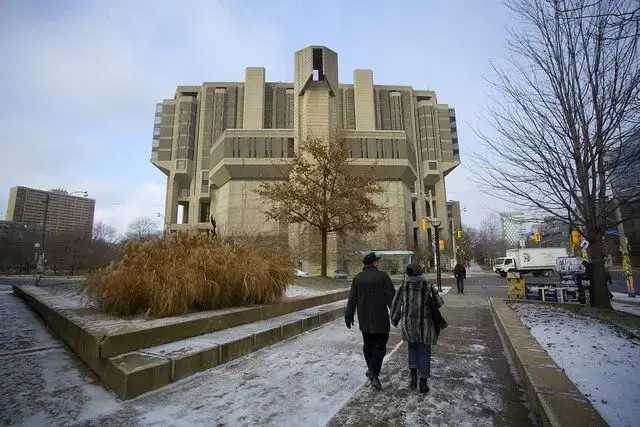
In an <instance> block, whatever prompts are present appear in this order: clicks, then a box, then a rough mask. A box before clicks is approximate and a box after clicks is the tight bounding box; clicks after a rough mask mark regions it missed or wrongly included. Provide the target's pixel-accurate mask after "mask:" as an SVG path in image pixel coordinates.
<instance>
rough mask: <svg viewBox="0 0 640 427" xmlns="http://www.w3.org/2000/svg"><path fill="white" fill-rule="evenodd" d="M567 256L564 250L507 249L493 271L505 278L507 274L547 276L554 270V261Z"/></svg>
mask: <svg viewBox="0 0 640 427" xmlns="http://www.w3.org/2000/svg"><path fill="white" fill-rule="evenodd" d="M566 256H568V254H567V250H566V249H565V248H520V249H508V250H507V253H506V256H505V257H504V258H498V259H496V262H495V264H494V266H493V271H495V272H496V273H498V274H499V275H501V276H502V277H507V272H509V271H515V272H520V273H532V274H533V275H534V276H536V277H539V276H548V275H549V273H551V272H552V271H554V270H555V267H556V259H558V258H561V257H566Z"/></svg>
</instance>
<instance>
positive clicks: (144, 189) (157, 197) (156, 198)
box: [95, 182, 165, 233]
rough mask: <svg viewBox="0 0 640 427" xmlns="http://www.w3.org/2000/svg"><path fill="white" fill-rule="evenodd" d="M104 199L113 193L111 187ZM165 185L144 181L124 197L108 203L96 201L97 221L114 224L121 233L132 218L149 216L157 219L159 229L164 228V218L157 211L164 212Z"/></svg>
mask: <svg viewBox="0 0 640 427" xmlns="http://www.w3.org/2000/svg"><path fill="white" fill-rule="evenodd" d="M105 193H106V194H105V196H106V197H104V198H103V200H105V201H106V200H108V199H107V197H108V196H107V195H108V194H112V190H111V189H107V191H105ZM164 199H165V186H164V185H159V184H156V183H153V182H145V183H142V184H141V185H140V186H139V187H137V188H135V189H134V190H133V191H132V192H131V193H130V194H127V195H123V197H122V199H119V200H118V199H114V200H111V201H110V202H107V203H100V201H98V202H96V212H95V221H96V222H105V223H107V224H111V225H113V226H114V227H115V228H116V229H117V230H118V231H119V232H120V233H124V232H125V231H126V229H127V226H128V225H129V223H130V222H131V220H132V219H134V218H137V217H140V216H148V217H151V218H153V219H154V220H157V222H158V229H162V219H161V218H157V213H158V212H160V213H164Z"/></svg>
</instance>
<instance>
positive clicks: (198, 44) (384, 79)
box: [0, 0, 512, 231]
mask: <svg viewBox="0 0 640 427" xmlns="http://www.w3.org/2000/svg"><path fill="white" fill-rule="evenodd" d="M511 24H512V22H511V17H510V13H509V11H508V10H507V9H506V7H505V6H504V5H503V4H502V2H501V1H500V0H482V1H468V0H467V1H455V0H447V1H442V0H439V1H431V0H419V1H402V2H390V1H364V0H363V1H345V0H341V1H333V0H323V1H316V2H312V1H303V0H297V1H295V0H289V1H286V0H283V1H278V0H273V1H264V0H261V1H238V0H236V1H232V0H228V1H214V0H208V1H194V0H192V1H184V2H179V1H175V0H173V1H168V0H155V1H120V0H113V1H110V0H102V1H89V0H85V1H82V0H77V1H64V0H39V1H35V0H33V1H32V0H2V1H0V50H1V53H2V56H1V58H2V59H3V61H2V66H1V67H0V95H1V96H2V103H0V129H2V133H1V136H0V153H1V154H0V156H1V157H0V158H1V159H2V161H1V162H0V215H1V216H2V217H4V213H5V211H6V206H7V198H8V194H9V189H10V187H12V186H15V185H24V186H30V187H36V188H42V189H50V188H57V187H63V188H66V189H68V190H69V191H75V190H87V191H88V192H89V195H90V196H91V197H93V198H95V199H96V215H95V220H96V221H104V222H107V223H109V224H112V225H113V226H115V227H116V228H118V230H119V231H124V229H125V228H126V226H127V224H128V223H129V221H130V220H131V219H133V218H134V217H136V216H141V215H145V216H152V217H154V218H155V217H156V213H157V212H163V211H164V196H165V183H166V179H165V176H164V175H163V174H162V172H160V171H159V170H157V169H156V168H155V167H154V166H153V165H151V164H150V163H149V158H150V153H151V139H152V129H153V115H154V108H155V103H156V102H158V101H160V100H162V99H163V98H171V97H172V96H173V92H174V90H175V87H176V86H177V85H188V84H194V85H200V84H201V83H202V82H203V81H243V79H244V69H245V67H247V66H262V67H265V68H266V70H267V80H268V81H292V80H293V54H294V52H295V51H296V50H298V49H300V48H303V47H305V46H308V45H312V44H318V45H325V46H327V47H329V48H331V49H333V50H334V51H336V52H337V53H338V58H339V72H340V81H341V82H343V83H351V82H352V81H353V70H354V69H356V68H367V69H373V73H374V82H375V83H377V84H398V85H411V86H413V87H414V88H416V89H433V90H435V91H436V92H437V96H438V100H439V101H440V102H442V103H447V104H449V105H450V106H452V107H454V108H455V109H456V115H457V123H458V134H459V141H460V153H461V154H460V156H461V160H462V162H463V163H465V162H467V161H468V160H469V151H470V150H471V149H472V148H473V147H477V144H478V140H477V137H476V136H475V135H474V133H473V129H479V128H482V126H483V124H482V122H481V119H480V118H479V114H480V112H481V111H482V108H483V104H485V100H486V96H487V93H488V92H487V91H488V85H487V84H486V82H485V81H484V78H485V77H489V76H490V74H491V68H490V63H489V61H494V62H498V63H500V62H502V61H503V59H504V57H505V55H506V51H505V48H504V46H505V39H506V36H507V34H506V30H505V27H506V26H509V25H511ZM467 164H468V163H467ZM470 173H471V172H469V171H468V170H466V169H465V168H463V167H462V166H461V167H459V168H458V169H457V170H456V171H454V172H453V173H452V174H451V175H449V177H448V178H447V193H448V194H447V196H448V198H449V199H450V200H460V201H461V203H462V206H463V207H465V208H467V211H466V213H464V214H463V222H464V223H467V224H470V225H478V224H479V223H480V222H481V220H482V219H483V218H484V217H485V216H487V215H490V214H492V213H495V212H497V211H500V210H503V209H504V206H503V204H502V202H499V201H497V200H495V199H492V198H490V197H489V196H486V195H483V194H481V193H480V191H479V190H478V189H477V188H476V186H475V185H474V184H473V183H472V182H471V180H470V179H469V174H470ZM158 221H160V220H158Z"/></svg>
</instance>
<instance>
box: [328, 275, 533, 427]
mask: <svg viewBox="0 0 640 427" xmlns="http://www.w3.org/2000/svg"><path fill="white" fill-rule="evenodd" d="M443 315H444V317H445V319H447V322H448V323H449V327H448V328H447V329H446V330H445V331H444V332H443V334H442V336H441V337H440V340H439V342H438V345H437V346H435V347H434V352H433V358H432V362H431V366H432V378H431V379H430V380H429V387H431V391H430V392H429V393H428V394H427V395H426V396H422V395H420V394H419V393H418V392H416V391H413V390H409V389H408V388H407V383H408V369H407V362H406V361H407V348H406V345H405V344H402V345H401V346H400V347H398V350H397V351H395V352H394V353H393V354H391V355H389V356H388V358H387V360H386V362H385V366H384V367H383V373H382V375H381V381H382V385H383V387H384V388H385V389H384V390H383V391H382V392H376V391H375V390H372V389H371V388H370V387H368V386H365V387H364V388H362V389H361V390H360V391H359V392H358V393H356V394H355V395H354V397H353V398H352V399H351V400H350V401H349V402H348V403H347V405H346V406H345V407H343V408H342V410H340V412H338V414H337V415H336V416H335V417H334V418H333V419H332V421H331V422H330V424H329V425H331V426H341V425H362V426H369V425H408V426H413V425H450V426H460V425H469V426H471V425H473V426H491V425H495V426H528V425H532V421H531V419H530V418H529V410H528V409H527V408H526V407H525V405H524V404H523V400H522V399H523V398H524V394H523V391H522V390H521V389H520V388H519V387H518V385H517V384H516V382H515V381H514V379H513V376H512V374H511V371H510V369H509V365H508V363H507V359H506V356H505V353H504V350H503V346H502V342H501V341H500V337H499V336H498V334H497V331H496V328H495V326H494V321H493V317H492V315H491V312H490V309H489V303H488V301H487V298H486V296H485V295H484V291H483V288H482V287H481V285H480V284H478V282H476V281H475V280H471V279H470V280H468V281H467V285H466V286H465V294H464V295H458V294H457V293H456V292H455V288H454V289H452V291H451V293H449V294H448V295H446V296H445V306H444V307H443Z"/></svg>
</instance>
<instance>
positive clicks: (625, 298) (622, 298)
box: [611, 292, 640, 304]
mask: <svg viewBox="0 0 640 427" xmlns="http://www.w3.org/2000/svg"><path fill="white" fill-rule="evenodd" d="M611 293H612V294H613V300H614V301H618V302H628V303H631V304H640V295H638V296H636V297H634V298H632V297H630V296H629V295H628V294H623V293H622V292H611Z"/></svg>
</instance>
